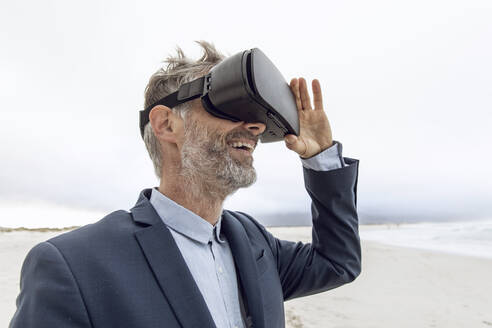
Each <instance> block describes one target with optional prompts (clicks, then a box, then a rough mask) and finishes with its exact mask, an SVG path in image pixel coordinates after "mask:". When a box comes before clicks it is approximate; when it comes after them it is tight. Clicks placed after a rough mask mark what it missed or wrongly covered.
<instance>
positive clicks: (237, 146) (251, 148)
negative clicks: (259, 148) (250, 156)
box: [231, 142, 254, 151]
mask: <svg viewBox="0 0 492 328" xmlns="http://www.w3.org/2000/svg"><path fill="white" fill-rule="evenodd" d="M231 145H232V147H234V148H239V147H243V146H244V147H247V148H248V149H249V150H250V151H251V150H253V149H254V147H253V146H252V145H250V144H249V143H246V142H233V143H232V144H231Z"/></svg>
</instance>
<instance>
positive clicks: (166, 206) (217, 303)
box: [150, 141, 346, 328]
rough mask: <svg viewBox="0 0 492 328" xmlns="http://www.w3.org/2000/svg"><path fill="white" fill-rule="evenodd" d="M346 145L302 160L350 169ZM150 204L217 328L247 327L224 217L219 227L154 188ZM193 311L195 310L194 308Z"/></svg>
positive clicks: (318, 165) (312, 165)
mask: <svg viewBox="0 0 492 328" xmlns="http://www.w3.org/2000/svg"><path fill="white" fill-rule="evenodd" d="M341 152H342V145H341V144H340V143H338V142H336V141H335V142H334V145H333V146H331V147H330V148H328V149H326V150H324V151H323V152H321V153H319V154H317V155H315V156H313V157H311V158H308V159H302V158H301V162H302V165H303V166H304V167H306V168H309V169H312V170H317V171H327V170H333V169H337V168H341V167H342V166H346V165H345V163H344V162H343V158H342V154H341ZM150 203H151V204H152V206H154V208H155V210H156V212H157V214H158V215H159V216H160V217H161V219H162V221H163V222H164V223H165V224H166V226H167V227H168V228H169V230H170V232H171V235H172V236H173V238H174V240H175V241H176V244H177V245H178V248H179V250H180V251H181V254H182V255H183V258H184V260H185V262H186V264H187V265H188V268H189V270H190V272H191V274H192V276H193V278H194V279H195V282H196V284H197V286H198V288H199V290H200V292H201V294H202V296H203V298H204V300H205V303H206V304H207V306H208V309H209V311H210V314H211V315H212V318H213V320H214V322H215V325H216V326H217V328H245V327H247V326H248V325H247V324H246V320H245V317H244V314H243V313H242V306H241V300H240V295H239V289H238V282H237V275H236V268H235V265H234V258H233V256H232V253H231V249H230V247H229V244H228V242H227V239H226V238H225V236H224V235H223V234H222V233H221V231H220V227H221V223H222V215H221V216H220V217H219V218H218V221H217V223H216V224H215V226H213V225H211V224H210V223H209V222H207V221H205V220H204V219H203V218H201V217H200V216H198V215H196V214H195V213H193V212H191V211H190V210H188V209H186V208H184V207H182V206H181V205H179V204H178V203H176V202H174V201H172V200H171V199H169V198H168V197H166V196H165V195H163V194H161V193H160V192H159V190H158V189H157V188H154V189H152V194H151V197H150ZM190 310H191V309H190Z"/></svg>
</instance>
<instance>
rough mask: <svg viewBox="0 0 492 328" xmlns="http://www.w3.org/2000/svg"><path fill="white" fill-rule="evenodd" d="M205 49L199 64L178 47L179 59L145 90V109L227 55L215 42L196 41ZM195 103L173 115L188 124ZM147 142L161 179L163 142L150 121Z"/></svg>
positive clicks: (170, 60) (170, 62)
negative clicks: (217, 48)
mask: <svg viewBox="0 0 492 328" xmlns="http://www.w3.org/2000/svg"><path fill="white" fill-rule="evenodd" d="M195 42H196V43H198V44H199V45H200V46H201V47H202V49H203V55H202V57H201V58H200V59H198V60H197V61H194V60H192V59H190V58H188V57H186V56H185V54H184V52H183V50H182V49H181V48H180V47H179V46H177V47H176V52H177V56H168V57H167V58H166V59H165V60H164V63H167V67H166V68H163V67H161V68H160V69H159V70H158V71H157V72H155V73H154V74H153V75H152V76H151V77H150V80H149V83H148V84H147V87H146V88H145V104H144V108H147V107H148V106H151V105H152V104H154V103H155V102H157V101H158V100H160V99H161V98H164V97H165V96H167V95H169V94H171V93H173V92H175V91H177V90H178V89H179V87H180V86H181V85H183V84H185V83H187V82H190V81H193V80H194V79H197V78H199V77H201V76H204V75H205V74H207V73H208V72H209V71H210V69H211V68H212V67H214V66H215V65H217V64H218V63H219V62H221V61H222V60H223V59H224V58H225V56H224V55H223V54H221V53H220V52H218V51H217V50H216V49H215V46H214V45H213V44H212V43H209V42H206V41H195ZM191 104H192V102H191V101H189V102H186V103H184V104H181V105H178V106H176V107H173V108H172V111H173V113H175V114H178V115H179V116H180V117H181V118H182V119H183V120H185V121H186V117H187V116H188V114H189V112H190V110H191V108H192V106H191ZM143 139H144V142H145V147H147V151H148V152H149V156H150V159H151V160H152V163H153V164H154V171H155V175H156V176H157V177H158V178H159V179H161V171H162V150H161V144H160V142H159V140H158V139H157V138H156V136H155V134H154V131H153V130H152V126H151V125H150V122H149V123H147V125H146V126H145V128H144V138H143Z"/></svg>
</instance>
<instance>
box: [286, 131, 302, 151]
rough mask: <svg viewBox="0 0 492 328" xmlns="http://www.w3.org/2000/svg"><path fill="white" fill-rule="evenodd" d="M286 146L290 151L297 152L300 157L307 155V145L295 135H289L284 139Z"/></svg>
mask: <svg viewBox="0 0 492 328" xmlns="http://www.w3.org/2000/svg"><path fill="white" fill-rule="evenodd" d="M284 141H285V145H286V146H287V148H289V149H290V150H293V151H295V152H296V153H297V154H299V155H303V154H305V153H306V150H307V149H306V148H307V146H306V144H305V143H304V142H303V141H302V140H301V139H300V138H299V137H298V136H296V135H295V134H287V135H286V136H285V137H284Z"/></svg>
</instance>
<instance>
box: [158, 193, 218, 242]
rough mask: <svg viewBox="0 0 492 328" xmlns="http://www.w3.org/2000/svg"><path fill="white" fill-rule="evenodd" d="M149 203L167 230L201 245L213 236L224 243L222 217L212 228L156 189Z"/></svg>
mask: <svg viewBox="0 0 492 328" xmlns="http://www.w3.org/2000/svg"><path fill="white" fill-rule="evenodd" d="M150 203H151V204H152V206H154V208H155V210H156V212H157V214H158V215H159V217H160V218H161V220H162V221H163V222H164V224H165V225H166V226H167V227H168V228H171V229H173V230H174V231H176V232H178V233H180V234H182V235H185V236H186V237H188V238H191V239H193V240H196V241H198V242H200V243H203V244H208V242H209V241H211V240H212V238H213V236H214V234H215V238H216V240H217V241H218V242H220V243H224V242H225V240H224V239H223V238H220V228H221V226H222V215H221V216H220V217H219V219H218V221H217V223H216V224H215V226H213V225H211V224H210V223H209V222H207V221H206V220H204V219H203V218H202V217H200V216H199V215H197V214H195V213H193V212H192V211H190V210H188V209H187V208H184V207H183V206H181V205H179V204H178V203H176V202H175V201H173V200H172V199H170V198H168V197H166V196H165V195H163V194H162V193H161V192H159V190H157V188H153V189H152V194H151V195H150Z"/></svg>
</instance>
